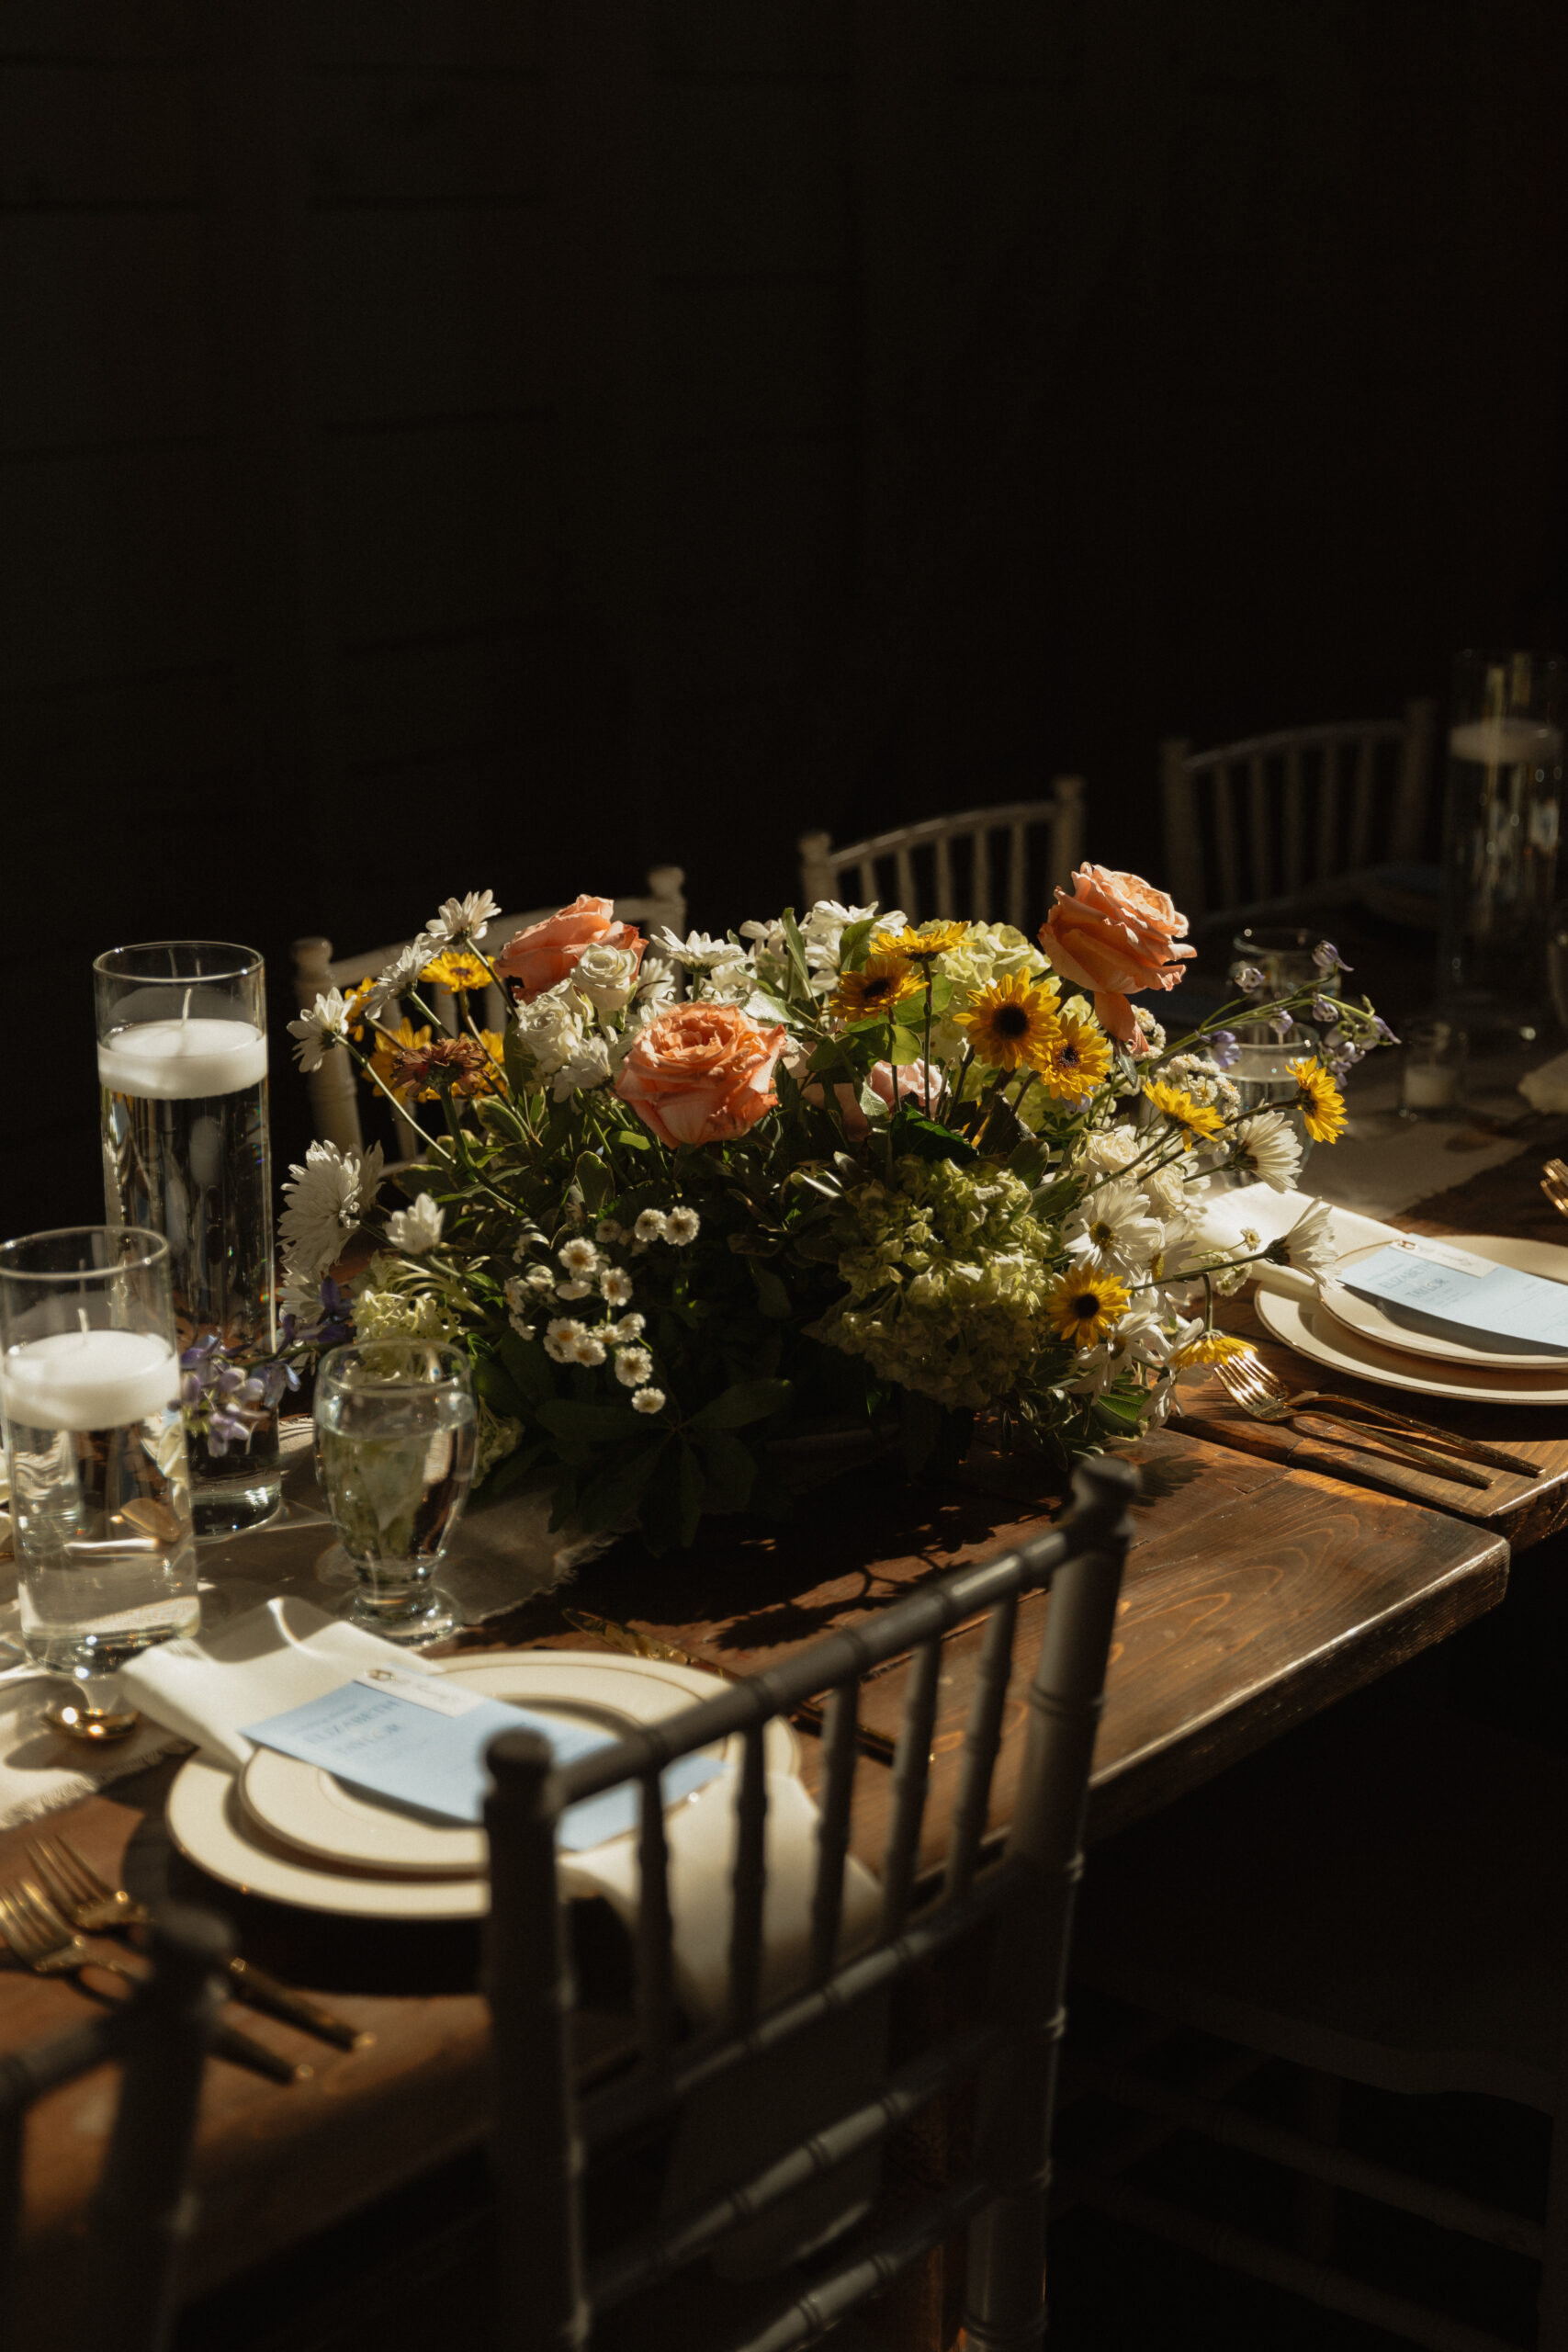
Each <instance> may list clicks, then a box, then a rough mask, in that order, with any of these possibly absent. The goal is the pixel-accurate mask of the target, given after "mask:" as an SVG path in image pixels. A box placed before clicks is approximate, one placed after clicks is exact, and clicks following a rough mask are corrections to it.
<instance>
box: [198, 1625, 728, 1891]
mask: <svg viewBox="0 0 1568 2352" xmlns="http://www.w3.org/2000/svg"><path fill="white" fill-rule="evenodd" d="M520 1727H521V1728H522V1729H524V1730H527V1731H535V1732H537V1733H539V1735H540V1736H541V1737H543V1738H545V1739H547V1740H548V1742H549V1744H550V1747H551V1749H552V1751H553V1753H554V1756H555V1758H556V1761H557V1763H558V1764H569V1763H570V1762H572V1761H573V1759H574V1758H577V1757H579V1756H586V1755H588V1754H589V1753H590V1752H591V1751H592V1749H593V1748H596V1747H609V1746H610V1745H611V1743H612V1738H613V1735H612V1734H611V1733H609V1732H606V1731H600V1730H597V1729H595V1728H594V1726H593V1725H592V1724H580V1723H574V1722H572V1721H571V1719H570V1717H569V1716H562V1715H547V1714H537V1713H534V1711H533V1710H532V1709H531V1708H528V1707H515V1706H513V1705H511V1704H510V1703H509V1702H507V1701H505V1700H503V1699H488V1698H486V1697H485V1696H484V1695H483V1694H482V1693H481V1692H479V1691H465V1690H464V1689H463V1688H462V1687H461V1685H460V1684H459V1683H457V1682H456V1681H454V1680H452V1679H449V1678H448V1677H446V1676H445V1675H439V1674H411V1673H408V1672H406V1671H405V1670H403V1669H402V1668H398V1667H383V1666H377V1667H372V1668H369V1670H368V1671H367V1673H365V1674H362V1675H360V1676H358V1677H357V1678H356V1679H355V1680H354V1681H352V1682H346V1683H344V1685H343V1686H342V1688H341V1689H339V1690H336V1691H327V1692H326V1693H325V1694H324V1696H322V1697H321V1698H319V1699H311V1700H310V1701H308V1702H307V1703H306V1704H305V1705H304V1706H302V1707H291V1708H290V1709H289V1710H288V1713H285V1714H281V1715H270V1716H268V1718H267V1720H266V1721H265V1723H259V1724H246V1725H245V1726H244V1736H245V1737H246V1738H247V1739H254V1741H255V1742H256V1743H257V1745H258V1746H259V1747H272V1748H276V1749H277V1751H278V1752H279V1753H280V1754H281V1755H284V1756H293V1757H297V1758H299V1761H300V1762H301V1763H304V1764H318V1765H321V1767H323V1768H324V1770H327V1771H329V1772H331V1773H332V1774H333V1778H334V1779H336V1780H339V1781H344V1783H345V1785H346V1786H347V1787H349V1788H352V1789H356V1790H358V1791H360V1792H362V1793H365V1794H367V1795H369V1796H374V1797H380V1798H382V1799H384V1800H385V1801H386V1802H387V1803H389V1804H394V1805H396V1806H398V1807H399V1808H400V1810H401V1811H403V1812H406V1813H412V1814H417V1815H420V1816H421V1817H422V1818H423V1819H426V1820H434V1821H444V1822H461V1823H464V1824H468V1825H472V1824H475V1823H478V1822H479V1821H481V1820H482V1819H483V1817H484V1796H485V1789H486V1786H487V1784H488V1781H489V1777H490V1776H489V1773H488V1772H487V1770H486V1769H485V1760H484V1758H485V1750H486V1748H487V1747H489V1746H490V1743H491V1740H492V1739H494V1737H495V1736H496V1735H497V1733H498V1732H503V1731H516V1730H518V1729H519V1728H520ZM722 1770H724V1767H723V1765H722V1764H721V1763H720V1762H719V1761H718V1760H717V1758H715V1757H713V1756H682V1757H678V1758H676V1760H675V1762H674V1763H673V1764H671V1765H670V1766H668V1767H667V1769H666V1770H665V1772H664V1775H663V1780H662V1787H663V1792H664V1802H665V1804H673V1803H674V1802H675V1801H676V1800H677V1799H679V1798H681V1797H685V1796H690V1795H691V1794H692V1793H693V1792H694V1791H695V1790H697V1789H700V1788H702V1787H704V1786H705V1783H706V1782H707V1781H711V1780H714V1779H715V1778H716V1776H717V1774H718V1773H720V1772H721V1771H722ZM636 1826H637V1790H636V1788H635V1787H621V1788H615V1789H607V1790H606V1791H605V1792H604V1794H603V1795H602V1796H596V1797H586V1798H584V1799H583V1801H582V1802H581V1804H574V1805H572V1806H571V1807H570V1809H569V1811H568V1812H566V1813H565V1814H564V1815H562V1817H561V1824H560V1843H561V1844H562V1845H563V1846H565V1847H567V1848H568V1849H570V1851H571V1852H573V1853H583V1852H585V1851H586V1850H587V1849H588V1848H589V1847H591V1846H599V1845H602V1844H603V1843H604V1839H605V1838H615V1837H619V1836H620V1835H621V1834H622V1832H623V1831H625V1830H627V1829H632V1828H635V1827H636Z"/></svg>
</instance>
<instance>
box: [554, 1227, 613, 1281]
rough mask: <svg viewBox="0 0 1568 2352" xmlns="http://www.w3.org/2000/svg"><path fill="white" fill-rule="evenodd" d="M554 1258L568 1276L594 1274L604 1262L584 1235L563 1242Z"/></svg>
mask: <svg viewBox="0 0 1568 2352" xmlns="http://www.w3.org/2000/svg"><path fill="white" fill-rule="evenodd" d="M556 1256H557V1258H558V1261H560V1263H561V1264H562V1265H563V1266H564V1267H565V1268H566V1270H567V1272H568V1273H569V1274H596V1273H597V1272H598V1271H599V1269H600V1267H601V1266H602V1265H603V1264H604V1259H603V1258H602V1257H601V1256H600V1254H599V1251H598V1250H596V1249H595V1248H594V1246H593V1244H592V1241H590V1240H589V1238H588V1237H587V1236H586V1234H581V1235H576V1236H574V1237H573V1238H572V1239H571V1240H570V1241H563V1242H562V1243H561V1246H560V1248H559V1249H558V1250H557V1251H556Z"/></svg>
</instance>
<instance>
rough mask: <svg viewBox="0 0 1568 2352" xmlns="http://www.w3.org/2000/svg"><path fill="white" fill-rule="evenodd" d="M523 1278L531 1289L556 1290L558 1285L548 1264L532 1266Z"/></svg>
mask: <svg viewBox="0 0 1568 2352" xmlns="http://www.w3.org/2000/svg"><path fill="white" fill-rule="evenodd" d="M523 1279H524V1281H525V1283H527V1285H528V1287H529V1289H530V1290H554V1288H555V1285H556V1278H555V1276H554V1274H552V1273H551V1272H550V1270H549V1268H548V1266H530V1267H529V1269H528V1271H527V1272H526V1273H525V1275H524V1277H523Z"/></svg>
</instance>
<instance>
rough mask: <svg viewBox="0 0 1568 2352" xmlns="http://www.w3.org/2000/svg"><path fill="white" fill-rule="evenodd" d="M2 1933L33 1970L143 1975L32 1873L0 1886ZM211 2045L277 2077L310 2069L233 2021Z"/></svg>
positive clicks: (289, 2078)
mask: <svg viewBox="0 0 1568 2352" xmlns="http://www.w3.org/2000/svg"><path fill="white" fill-rule="evenodd" d="M0 1933H3V1934H4V1935H5V1938H6V1942H7V1943H8V1944H9V1945H10V1947H11V1951H12V1954H13V1956H14V1957H15V1958H16V1959H17V1960H18V1961H19V1962H21V1964H22V1966H23V1967H24V1968H30V1969H31V1970H32V1972H33V1973H34V1974H35V1975H37V1976H78V1977H79V1976H80V1975H81V1974H82V1973H83V1971H84V1970H85V1969H88V1968H105V1969H107V1971H108V1973H109V1974H110V1975H111V1976H123V1977H124V1978H125V1980H126V1982H127V1984H129V1985H141V1984H143V1983H144V1982H145V1981H146V1979H145V1973H144V1972H143V1971H142V1970H141V1969H139V1968H128V1967H127V1965H126V1963H125V1962H124V1961H123V1960H118V1959H116V1958H114V1957H112V1956H111V1955H109V1954H107V1953H105V1952H100V1951H94V1949H93V1947H92V1945H91V1944H90V1943H89V1942H88V1941H87V1939H86V1938H85V1936H79V1935H78V1934H77V1933H76V1930H75V1929H74V1928H73V1927H72V1926H71V1924H70V1922H69V1920H67V1919H62V1917H61V1916H60V1913H59V1912H58V1911H57V1910H56V1909H55V1907H54V1905H53V1904H52V1903H51V1901H50V1899H49V1897H48V1895H47V1894H45V1893H44V1891H43V1889H42V1887H41V1886H37V1885H35V1884H34V1883H33V1881H32V1880H31V1879H18V1880H16V1881H15V1882H14V1883H12V1884H11V1885H10V1886H6V1887H0ZM212 2047H213V2049H214V2050H215V2051H216V2052H217V2053H218V2054H219V2056H220V2057H222V2058H231V2059H232V2060H233V2061H234V2063H235V2064H236V2065H239V2066H248V2067H249V2068H250V2069H251V2071H252V2072H253V2073H254V2074H258V2075H266V2076H267V2077H268V2078H269V2079H270V2080H271V2081H272V2082H275V2083H299V2082H305V2081H308V2080H309V2078H310V2073H311V2069H310V2067H309V2066H296V2065H295V2064H293V2063H292V2062H291V2061H290V2060H289V2059H288V2058H280V2057H278V2055H277V2053H276V2051H272V2050H269V2049H268V2048H267V2046H266V2044H265V2042H264V2041H254V2039H253V2038H252V2036H251V2035H250V2034H248V2033H243V2032H242V2031H241V2030H240V2028H239V2027H238V2026H235V2025H219V2026H218V2027H216V2028H215V2029H214V2031H213V2036H212Z"/></svg>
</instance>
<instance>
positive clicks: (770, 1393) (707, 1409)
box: [691, 1380, 794, 1430]
mask: <svg viewBox="0 0 1568 2352" xmlns="http://www.w3.org/2000/svg"><path fill="white" fill-rule="evenodd" d="M793 1394H794V1388H793V1385H792V1384H791V1383H790V1382H789V1381H787V1380H741V1381H738V1382H737V1383H736V1385H735V1386H734V1387H733V1388H727V1389H726V1390H725V1391H724V1393H723V1395H722V1396H720V1397H714V1398H712V1399H711V1401H710V1402H709V1403H708V1404H706V1405H705V1406H703V1408H702V1409H701V1410H700V1411H699V1412H695V1413H694V1414H693V1416H692V1423H691V1425H692V1427H693V1429H694V1430H739V1429H744V1428H745V1427H746V1426H747V1425H748V1423H749V1422H751V1421H761V1420H765V1419H767V1417H768V1415H769V1414H770V1413H776V1412H777V1411H778V1410H779V1409H780V1408H781V1407H782V1406H784V1405H787V1404H788V1403H789V1400H790V1397H792V1395H793Z"/></svg>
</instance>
